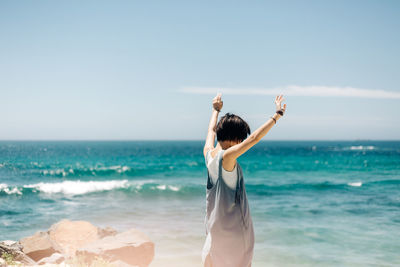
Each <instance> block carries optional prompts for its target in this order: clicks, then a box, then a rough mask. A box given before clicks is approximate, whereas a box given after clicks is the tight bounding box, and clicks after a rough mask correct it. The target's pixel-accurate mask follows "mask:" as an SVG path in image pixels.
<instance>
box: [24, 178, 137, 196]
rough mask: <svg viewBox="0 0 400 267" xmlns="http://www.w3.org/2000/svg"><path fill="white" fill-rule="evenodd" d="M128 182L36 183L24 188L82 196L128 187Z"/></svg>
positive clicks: (78, 181)
mask: <svg viewBox="0 0 400 267" xmlns="http://www.w3.org/2000/svg"><path fill="white" fill-rule="evenodd" d="M128 186H129V185H128V180H110V181H80V180H77V181H63V182H60V183H43V182H40V183H37V184H32V185H24V187H25V188H35V189H37V190H39V191H41V192H44V193H48V194H54V193H63V194H66V195H83V194H86V193H91V192H98V191H106V190H112V189H115V188H125V187H128Z"/></svg>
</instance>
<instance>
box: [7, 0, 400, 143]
mask: <svg viewBox="0 0 400 267" xmlns="http://www.w3.org/2000/svg"><path fill="white" fill-rule="evenodd" d="M399 29H400V1H378V0H377V1H365V0H363V1H252V2H250V1H208V2H207V1H151V2H150V1H0V93H1V94H0V114H1V116H0V126H1V129H0V139H203V138H205V135H206V132H207V125H208V120H209V116H210V114H211V99H212V98H213V97H214V95H215V93H216V92H217V90H219V91H221V92H222V93H223V101H224V108H223V112H233V113H236V114H238V115H240V116H241V117H243V118H244V119H245V120H247V121H248V122H249V124H250V127H251V130H252V131H253V130H255V129H256V128H257V127H258V126H259V125H260V124H262V123H263V122H264V121H265V120H266V119H268V118H269V116H271V115H272V114H273V112H274V105H273V99H274V96H273V94H275V92H277V91H282V92H283V93H284V94H286V95H287V96H286V103H287V105H288V108H287V114H286V115H285V118H284V119H282V120H280V121H279V122H278V125H277V126H276V127H275V128H273V129H272V130H271V132H270V133H269V134H268V135H267V136H266V137H265V138H264V139H265V140H276V139H284V140H288V139H295V140H309V139H325V140H326V139H328V140H330V139H350V140H353V139H399V137H400V49H399V47H400V30H399ZM218 88H219V89H218Z"/></svg>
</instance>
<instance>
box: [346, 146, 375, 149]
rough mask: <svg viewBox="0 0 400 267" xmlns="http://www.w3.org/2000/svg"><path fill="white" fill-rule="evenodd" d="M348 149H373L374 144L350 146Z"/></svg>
mask: <svg viewBox="0 0 400 267" xmlns="http://www.w3.org/2000/svg"><path fill="white" fill-rule="evenodd" d="M349 149H350V150H374V149H375V147H374V146H351V147H350V148H349Z"/></svg>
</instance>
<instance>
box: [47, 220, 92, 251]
mask: <svg viewBox="0 0 400 267" xmlns="http://www.w3.org/2000/svg"><path fill="white" fill-rule="evenodd" d="M47 232H48V233H49V236H50V238H51V240H52V241H54V242H56V243H57V244H58V245H59V246H60V247H62V251H61V252H62V253H63V254H65V255H75V251H76V250H77V249H78V248H81V247H83V246H85V245H87V244H89V243H91V242H93V241H96V240H98V239H99V235H98V233H97V232H98V228H97V227H96V226H94V225H93V224H91V223H90V222H86V221H70V220H67V219H64V220H61V221H59V222H58V223H55V224H53V225H52V226H51V227H50V229H49V230H48V231H47ZM49 256H50V255H49Z"/></svg>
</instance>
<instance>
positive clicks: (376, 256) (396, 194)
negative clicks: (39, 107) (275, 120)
mask: <svg viewBox="0 0 400 267" xmlns="http://www.w3.org/2000/svg"><path fill="white" fill-rule="evenodd" d="M203 145H204V142H203V141H110V142H108V141H107V142H106V141H102V142H97V141H65V142H63V141H57V142H50V141H41V142H37V141H23V142H16V141H2V142H0V240H6V239H11V240H18V239H20V238H22V237H25V236H29V235H32V234H34V233H35V232H36V231H42V230H47V229H48V228H49V227H50V225H51V224H53V223H55V222H57V221H59V220H61V219H63V218H68V219H71V220H87V221H90V222H92V223H93V224H95V225H97V226H101V227H104V226H111V227H114V228H115V229H117V230H119V231H123V230H127V229H129V228H132V227H135V228H137V229H139V230H142V231H143V232H145V233H146V234H147V235H148V236H149V237H150V238H151V239H152V240H153V241H154V242H155V247H156V256H155V259H154V261H153V263H152V264H151V265H150V266H160V267H161V266H162V267H167V266H171V267H172V266H175V267H179V266H184V267H190V266H201V250H202V247H203V243H204V240H205V227H204V216H205V193H206V192H205V190H206V179H207V170H206V166H205V161H204V158H203V155H202V148H203ZM238 161H239V163H240V165H241V166H242V168H243V173H244V179H245V186H246V190H247V194H248V198H249V202H250V212H251V215H252V218H253V223H254V228H255V235H256V243H255V254H254V260H253V267H264V266H360V267H361V266H400V141H262V142H260V143H259V144H257V145H256V146H255V147H253V148H252V149H251V150H250V151H249V152H248V153H247V154H245V155H243V156H242V157H241V158H239V160H238Z"/></svg>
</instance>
